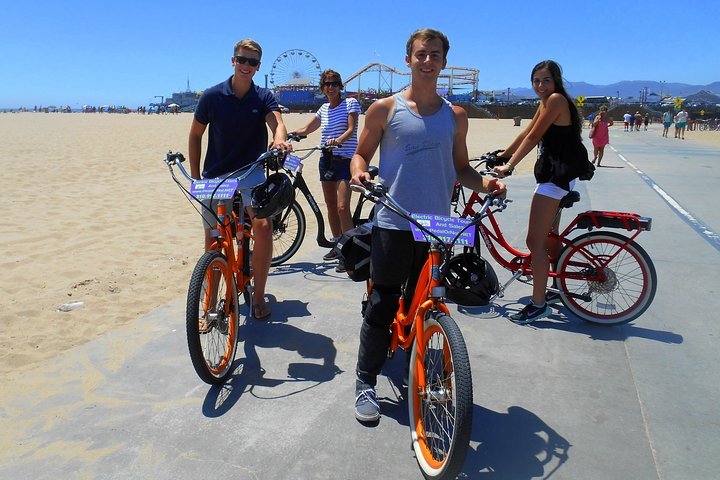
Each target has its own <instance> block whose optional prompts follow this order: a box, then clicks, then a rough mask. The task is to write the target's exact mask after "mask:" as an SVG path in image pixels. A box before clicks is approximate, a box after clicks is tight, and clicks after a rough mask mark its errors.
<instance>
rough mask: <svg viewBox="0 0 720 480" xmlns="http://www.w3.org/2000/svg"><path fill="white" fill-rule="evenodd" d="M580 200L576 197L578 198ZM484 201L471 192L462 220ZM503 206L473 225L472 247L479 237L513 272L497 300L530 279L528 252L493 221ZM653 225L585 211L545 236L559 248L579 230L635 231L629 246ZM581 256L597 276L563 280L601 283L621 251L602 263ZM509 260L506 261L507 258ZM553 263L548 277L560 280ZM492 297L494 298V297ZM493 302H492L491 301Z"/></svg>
mask: <svg viewBox="0 0 720 480" xmlns="http://www.w3.org/2000/svg"><path fill="white" fill-rule="evenodd" d="M456 188H460V189H461V190H460V192H459V195H460V196H462V197H463V199H464V195H465V194H464V192H463V191H462V187H456ZM578 198H579V197H578ZM483 203H484V200H483V199H482V197H481V196H480V195H479V194H478V193H477V192H473V193H472V194H471V195H470V198H469V200H468V201H467V202H466V203H465V207H464V208H463V210H462V212H460V216H461V217H473V216H475V215H476V212H475V208H474V207H475V205H478V204H483ZM505 206H506V205H503V206H502V207H499V208H496V209H494V210H492V209H487V210H486V214H485V215H484V216H483V220H481V221H480V223H478V225H477V226H476V246H475V248H477V249H478V251H479V243H478V238H477V236H478V235H479V236H480V237H482V239H483V242H484V243H485V246H486V247H487V249H488V251H489V252H490V254H491V255H492V257H493V258H494V259H495V261H496V262H498V264H500V265H501V266H502V267H504V268H505V269H507V270H509V271H511V272H513V276H512V277H511V278H510V280H508V281H507V282H506V283H505V284H504V285H503V286H501V287H500V291H499V292H498V294H497V296H496V297H502V296H503V292H504V290H505V289H506V288H507V287H508V286H509V285H510V284H511V283H512V282H514V281H515V280H517V279H518V278H520V277H521V276H532V274H533V271H532V257H531V254H530V252H524V251H520V250H518V249H516V248H514V247H513V246H512V245H510V243H509V242H508V241H507V240H506V239H505V237H504V235H503V234H502V230H501V228H500V225H499V224H498V222H497V220H496V219H495V215H494V213H495V212H498V211H502V210H504V209H505ZM563 208H564V207H563V206H562V205H561V206H560V207H559V208H558V214H560V212H561V211H562V209H563ZM485 218H487V220H488V222H489V223H490V226H488V225H486V224H485V223H484V220H485ZM651 224H652V220H651V219H649V218H645V217H641V216H639V215H637V214H634V213H625V212H607V211H593V210H591V211H586V212H582V213H580V214H578V215H577V216H576V217H575V218H574V219H573V221H571V222H570V224H569V225H568V226H567V227H565V229H564V230H563V231H562V232H561V233H555V232H550V233H549V234H548V237H549V238H551V239H553V240H555V241H557V242H558V243H560V244H561V245H562V246H567V245H571V244H572V241H573V239H569V238H568V235H569V234H570V233H571V232H572V231H574V230H578V229H593V228H603V227H607V228H622V229H625V230H627V231H634V233H632V235H631V236H630V237H629V238H628V240H627V241H626V242H625V244H624V245H628V244H629V243H631V242H632V241H633V240H634V239H635V238H636V237H637V236H638V235H640V232H642V231H643V230H650V228H651ZM501 248H502V250H503V251H504V253H505V255H503V252H501V250H500V249H501ZM579 251H580V253H581V254H582V255H583V257H584V258H585V260H587V262H588V263H589V264H590V265H592V267H594V270H595V271H596V272H597V273H594V274H586V273H574V274H566V275H565V276H564V278H569V279H585V280H589V281H599V282H601V281H603V280H604V277H603V274H602V273H601V272H602V270H603V269H604V268H605V267H606V266H607V265H608V264H610V262H611V261H612V260H613V259H614V258H615V257H616V256H617V255H618V254H619V253H620V251H621V250H617V251H616V252H615V253H614V254H613V255H610V256H605V257H603V258H602V260H600V259H598V257H597V256H596V255H593V254H591V253H587V252H584V251H582V250H579ZM507 254H509V256H510V258H508V255H507ZM553 260H557V259H551V262H550V270H549V271H548V276H549V277H550V278H559V277H560V276H561V274H559V273H557V272H555V271H553V270H552V268H553ZM494 298H495V297H494ZM491 300H492V299H491Z"/></svg>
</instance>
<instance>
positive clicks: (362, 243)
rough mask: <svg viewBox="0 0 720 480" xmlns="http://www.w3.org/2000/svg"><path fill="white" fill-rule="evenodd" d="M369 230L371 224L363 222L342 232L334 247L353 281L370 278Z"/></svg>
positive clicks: (370, 230)
mask: <svg viewBox="0 0 720 480" xmlns="http://www.w3.org/2000/svg"><path fill="white" fill-rule="evenodd" d="M371 232H372V224H370V223H364V224H362V225H360V226H359V227H355V228H353V229H352V230H348V231H347V232H345V233H343V235H342V236H341V237H340V239H339V240H338V242H337V244H336V245H335V247H334V249H335V251H336V252H337V254H338V255H339V256H340V259H341V260H342V261H343V262H344V264H345V270H346V271H347V274H348V276H349V277H350V279H351V280H353V281H355V282H363V281H365V280H367V279H369V278H370V245H371Z"/></svg>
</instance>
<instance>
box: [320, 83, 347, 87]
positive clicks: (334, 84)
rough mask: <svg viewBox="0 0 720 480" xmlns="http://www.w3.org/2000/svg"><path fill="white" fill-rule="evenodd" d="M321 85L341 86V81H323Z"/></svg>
mask: <svg viewBox="0 0 720 480" xmlns="http://www.w3.org/2000/svg"><path fill="white" fill-rule="evenodd" d="M323 87H342V83H341V82H323Z"/></svg>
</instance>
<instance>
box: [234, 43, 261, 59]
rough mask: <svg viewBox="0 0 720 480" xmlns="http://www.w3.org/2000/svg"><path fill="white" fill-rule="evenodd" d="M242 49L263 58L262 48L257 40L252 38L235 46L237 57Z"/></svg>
mask: <svg viewBox="0 0 720 480" xmlns="http://www.w3.org/2000/svg"><path fill="white" fill-rule="evenodd" d="M241 48H245V49H247V50H252V51H253V52H257V54H258V55H260V58H262V48H260V45H259V44H258V43H257V42H256V41H255V40H252V39H250V38H246V39H245V40H240V41H239V42H237V43H236V44H235V49H234V50H233V53H234V54H235V55H237V54H238V52H239V51H240V49H241Z"/></svg>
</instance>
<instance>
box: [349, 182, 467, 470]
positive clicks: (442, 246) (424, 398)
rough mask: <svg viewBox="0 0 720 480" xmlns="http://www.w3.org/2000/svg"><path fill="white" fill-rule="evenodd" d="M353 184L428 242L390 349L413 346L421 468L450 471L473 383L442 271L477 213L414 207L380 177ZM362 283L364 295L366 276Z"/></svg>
mask: <svg viewBox="0 0 720 480" xmlns="http://www.w3.org/2000/svg"><path fill="white" fill-rule="evenodd" d="M351 188H352V189H353V190H355V191H358V192H360V193H361V194H362V195H363V196H364V197H365V198H367V199H368V200H370V201H372V202H374V203H380V204H382V205H385V206H386V207H387V208H389V209H390V210H392V211H393V212H395V213H397V214H398V215H400V216H401V217H403V218H405V219H407V220H408V221H409V222H410V224H411V226H412V227H413V235H414V237H415V239H416V240H417V241H423V242H429V244H430V245H429V252H428V258H427V260H426V262H425V264H424V266H423V268H422V271H421V273H420V276H419V278H418V280H417V285H416V287H415V293H414V295H413V297H412V299H411V301H410V304H409V305H407V303H406V299H404V298H402V297H401V299H400V305H399V308H398V311H397V313H396V315H395V319H394V321H393V323H392V325H391V326H390V330H391V340H390V348H389V352H388V356H392V355H393V354H394V353H395V351H397V349H398V348H402V349H403V350H405V351H407V352H411V353H410V365H409V367H410V368H409V375H408V390H407V398H408V413H409V419H410V432H411V437H412V446H413V450H414V451H415V458H416V460H417V462H418V465H419V467H420V469H421V470H422V473H423V475H424V476H425V477H426V478H432V479H449V478H455V477H456V476H457V474H458V472H459V471H460V469H461V468H462V465H463V462H464V460H465V456H466V454H467V449H468V444H469V441H470V433H471V427H472V407H473V387H472V375H471V372H470V360H469V356H468V352H467V348H466V346H465V340H464V339H463V336H462V333H461V332H460V328H459V327H458V326H457V323H455V320H453V318H452V317H451V316H450V311H449V310H448V307H447V306H446V305H445V296H446V287H445V285H446V283H445V274H446V270H447V268H446V267H447V265H448V264H449V261H450V259H451V257H452V254H453V246H454V245H456V244H457V245H468V243H467V242H472V241H473V235H474V228H473V227H474V226H475V225H477V223H478V222H479V221H480V216H478V217H477V218H475V219H472V220H470V219H460V218H457V217H441V216H436V215H418V214H412V213H410V212H408V211H406V210H405V209H403V208H402V206H400V205H399V204H398V203H397V202H396V201H395V200H394V199H393V198H392V196H391V195H389V194H388V193H387V192H386V190H385V188H384V187H383V186H382V185H381V184H377V183H371V182H368V183H366V184H365V185H364V186H359V185H351ZM367 286H368V295H369V293H370V290H371V287H372V285H371V283H370V281H368V285H367ZM366 305H367V300H365V301H363V309H364V308H365V307H366Z"/></svg>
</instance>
